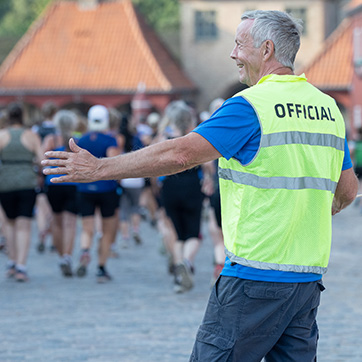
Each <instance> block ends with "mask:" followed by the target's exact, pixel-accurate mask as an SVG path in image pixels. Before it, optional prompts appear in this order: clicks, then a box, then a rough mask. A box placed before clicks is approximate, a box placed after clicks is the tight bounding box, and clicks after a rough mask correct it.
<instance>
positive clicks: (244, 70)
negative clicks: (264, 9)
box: [230, 19, 262, 86]
mask: <svg viewBox="0 0 362 362" xmlns="http://www.w3.org/2000/svg"><path fill="white" fill-rule="evenodd" d="M254 21H255V20H250V19H246V20H243V21H242V22H241V23H240V24H239V26H238V28H237V29H236V35H235V46H234V49H233V50H232V52H231V54H230V57H231V58H232V59H234V60H235V62H236V65H237V66H238V67H239V80H240V82H241V83H243V84H246V85H248V86H252V85H255V84H256V83H257V82H258V81H259V79H260V73H261V65H262V52H261V49H260V48H255V47H254V41H253V39H252V37H251V35H250V29H251V27H252V25H253V22H254Z"/></svg>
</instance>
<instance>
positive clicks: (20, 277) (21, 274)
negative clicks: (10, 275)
mask: <svg viewBox="0 0 362 362" xmlns="http://www.w3.org/2000/svg"><path fill="white" fill-rule="evenodd" d="M15 280H16V281H17V282H21V283H22V282H27V281H28V280H29V277H28V274H27V273H26V271H24V270H19V269H17V270H16V273H15Z"/></svg>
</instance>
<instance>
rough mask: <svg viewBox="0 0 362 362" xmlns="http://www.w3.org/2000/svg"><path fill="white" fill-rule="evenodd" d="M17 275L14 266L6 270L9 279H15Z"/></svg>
mask: <svg viewBox="0 0 362 362" xmlns="http://www.w3.org/2000/svg"><path fill="white" fill-rule="evenodd" d="M15 274H16V268H15V265H12V266H10V267H8V268H6V277H7V278H13V277H14V276H15Z"/></svg>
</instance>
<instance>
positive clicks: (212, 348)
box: [190, 328, 235, 362]
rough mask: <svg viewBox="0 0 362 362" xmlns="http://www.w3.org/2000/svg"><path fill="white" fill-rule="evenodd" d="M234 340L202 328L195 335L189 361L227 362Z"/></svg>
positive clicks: (229, 358) (229, 359)
mask: <svg viewBox="0 0 362 362" xmlns="http://www.w3.org/2000/svg"><path fill="white" fill-rule="evenodd" d="M234 344H235V341H233V340H231V339H228V338H226V337H224V336H220V335H218V334H216V333H215V332H210V331H207V330H204V329H202V328H200V329H199V331H198V332H197V335H196V341H195V344H194V348H193V351H192V355H191V358H190V362H191V361H193V362H196V361H202V362H206V361H207V362H228V361H231V355H232V351H233V347H234Z"/></svg>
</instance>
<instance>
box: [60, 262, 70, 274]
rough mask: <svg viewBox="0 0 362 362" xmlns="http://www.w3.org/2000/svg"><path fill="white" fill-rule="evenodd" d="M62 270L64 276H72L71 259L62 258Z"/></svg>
mask: <svg viewBox="0 0 362 362" xmlns="http://www.w3.org/2000/svg"><path fill="white" fill-rule="evenodd" d="M59 266H60V270H61V271H62V273H63V276H65V277H72V276H73V272H72V264H71V262H70V261H69V260H62V262H61V263H60V264H59Z"/></svg>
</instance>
